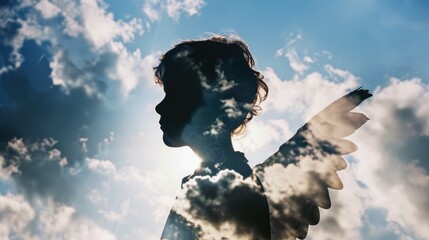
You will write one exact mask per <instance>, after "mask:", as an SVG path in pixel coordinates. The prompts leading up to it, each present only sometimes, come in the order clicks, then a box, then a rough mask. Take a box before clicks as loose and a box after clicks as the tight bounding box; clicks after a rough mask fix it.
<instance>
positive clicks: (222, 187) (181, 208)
mask: <svg viewBox="0 0 429 240" xmlns="http://www.w3.org/2000/svg"><path fill="white" fill-rule="evenodd" d="M264 199H265V197H264V196H263V195H262V194H261V193H260V191H259V187H258V185H257V184H256V183H255V182H253V181H252V179H251V178H247V179H246V180H244V179H243V177H242V176H241V175H240V174H238V173H236V172H234V171H232V170H222V171H220V172H219V173H218V174H217V175H216V176H213V177H210V176H196V177H194V178H192V179H190V180H189V181H188V182H187V183H186V184H184V185H183V189H182V191H181V192H180V193H179V195H178V198H177V200H176V203H175V205H174V206H173V211H175V212H176V213H177V214H179V216H182V217H184V218H185V219H186V221H187V222H189V223H190V224H191V226H194V229H198V230H197V233H198V236H199V237H201V238H204V239H208V238H220V237H226V238H231V239H253V238H258V237H260V236H263V235H262V234H264V232H260V231H261V229H263V226H262V225H261V222H267V221H266V220H267V219H260V218H263V217H264V216H265V215H264V214H263V212H264V211H267V210H268V209H267V208H264V206H263V205H259V204H263V203H264V201H265V200H264ZM167 229H169V228H168V225H167ZM173 231H174V230H173ZM170 234H174V233H170ZM178 234H179V236H184V235H180V234H183V232H181V233H178Z"/></svg>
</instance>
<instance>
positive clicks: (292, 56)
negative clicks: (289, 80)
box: [276, 34, 316, 75]
mask: <svg viewBox="0 0 429 240" xmlns="http://www.w3.org/2000/svg"><path fill="white" fill-rule="evenodd" d="M301 40H302V34H298V35H297V36H296V37H295V38H291V39H289V40H288V42H287V45H286V46H285V47H283V48H280V49H279V50H277V51H276V56H283V57H286V58H287V59H288V60H289V64H290V67H291V68H292V70H294V71H295V72H296V73H298V74H300V75H302V74H303V73H304V72H305V71H307V70H308V69H309V68H310V65H311V64H312V63H315V62H316V60H315V59H314V58H312V57H310V56H304V57H302V58H301V57H300V56H299V54H298V52H297V50H296V48H295V47H294V45H296V44H297V43H298V42H299V41H301Z"/></svg>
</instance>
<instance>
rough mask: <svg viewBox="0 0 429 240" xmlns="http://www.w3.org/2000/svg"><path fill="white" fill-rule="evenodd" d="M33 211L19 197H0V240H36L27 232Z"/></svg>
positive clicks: (32, 217) (21, 197)
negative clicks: (17, 238)
mask: <svg viewBox="0 0 429 240" xmlns="http://www.w3.org/2000/svg"><path fill="white" fill-rule="evenodd" d="M34 217H35V211H34V209H33V208H32V207H31V206H30V204H29V203H28V202H27V201H26V200H25V198H24V197H23V196H21V195H11V194H7V195H4V196H3V195H0V239H1V240H9V239H15V238H13V237H12V236H17V237H20V238H22V239H37V238H35V237H33V236H32V235H31V234H30V232H29V225H30V223H31V222H32V221H33V219H34Z"/></svg>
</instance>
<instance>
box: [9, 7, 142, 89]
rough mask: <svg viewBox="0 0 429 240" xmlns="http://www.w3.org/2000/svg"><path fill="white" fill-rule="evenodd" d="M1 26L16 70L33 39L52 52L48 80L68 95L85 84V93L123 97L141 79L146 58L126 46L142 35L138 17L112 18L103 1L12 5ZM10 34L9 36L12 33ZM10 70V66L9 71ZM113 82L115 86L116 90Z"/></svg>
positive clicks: (13, 67)
mask: <svg viewBox="0 0 429 240" xmlns="http://www.w3.org/2000/svg"><path fill="white" fill-rule="evenodd" d="M9 9H10V11H11V12H18V11H19V12H20V13H21V14H15V15H9V17H8V19H7V20H8V21H7V25H6V26H4V28H14V29H16V30H15V31H12V32H11V31H8V32H7V33H8V34H7V35H9V36H7V38H6V39H9V40H4V41H3V44H4V45H5V46H9V47H11V48H12V51H11V53H10V57H8V58H6V59H12V62H11V63H10V64H11V65H9V66H5V67H4V70H3V71H2V72H3V73H5V72H7V71H6V70H7V69H10V70H11V69H15V70H16V69H18V68H19V67H20V66H21V65H22V63H23V61H24V60H25V59H24V55H23V54H22V53H21V51H22V48H23V46H24V44H25V43H26V42H28V41H35V42H36V43H37V44H38V45H40V46H42V47H45V46H46V45H47V46H49V47H47V48H46V49H47V50H48V52H49V55H51V56H52V58H51V59H52V60H51V61H50V67H51V68H52V74H51V76H50V77H51V78H52V82H53V84H54V85H58V86H61V88H62V89H63V90H64V91H65V92H66V93H69V92H70V90H71V89H74V88H83V89H85V91H86V93H87V94H90V95H91V94H93V95H97V94H98V95H101V96H104V94H105V90H106V85H107V86H109V85H112V87H110V88H107V91H108V92H107V93H106V94H107V95H108V96H112V95H113V96H115V95H116V96H117V97H126V96H127V95H128V93H129V92H130V91H131V90H133V89H134V88H135V87H136V86H137V84H138V83H139V79H141V78H143V77H144V72H142V71H141V69H144V66H145V62H144V61H143V58H142V57H141V54H140V50H139V49H136V50H135V51H134V52H131V51H129V50H128V49H127V48H126V47H125V46H124V44H126V43H128V42H131V41H133V39H134V37H135V35H136V34H140V35H142V34H143V28H142V24H141V20H140V19H138V18H133V19H131V20H129V21H127V22H125V21H123V20H121V19H119V20H116V19H115V18H114V16H113V14H112V13H111V12H109V11H108V10H107V5H106V4H105V3H104V2H103V1H95V0H84V1H81V2H79V3H77V2H75V1H62V0H58V1H50V2H49V1H46V0H45V1H41V2H38V3H37V4H36V3H33V2H26V3H25V4H24V3H22V4H20V5H15V6H10V8H9ZM10 33H12V34H10ZM8 71H9V70H8ZM115 84H118V85H119V88H117V89H118V90H119V91H118V90H115V89H116V87H115Z"/></svg>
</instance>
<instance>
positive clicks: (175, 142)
mask: <svg viewBox="0 0 429 240" xmlns="http://www.w3.org/2000/svg"><path fill="white" fill-rule="evenodd" d="M162 140H163V141H164V144H165V145H167V146H168V147H183V146H186V144H185V143H183V141H182V140H181V139H176V138H170V137H168V136H167V135H165V134H164V135H163V136H162Z"/></svg>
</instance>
